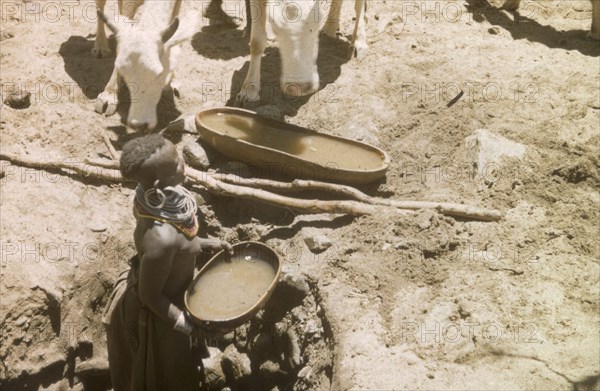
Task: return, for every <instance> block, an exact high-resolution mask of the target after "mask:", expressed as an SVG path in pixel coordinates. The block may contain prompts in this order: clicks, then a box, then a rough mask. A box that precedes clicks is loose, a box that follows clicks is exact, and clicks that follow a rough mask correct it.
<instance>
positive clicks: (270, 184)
mask: <svg viewBox="0 0 600 391" xmlns="http://www.w3.org/2000/svg"><path fill="white" fill-rule="evenodd" d="M211 175H212V176H213V177H214V178H215V179H218V180H221V181H224V182H229V183H234V184H236V185H243V186H252V187H259V188H262V189H270V190H279V191H287V192H298V191H306V190H318V191H326V192H329V193H333V194H338V195H343V196H346V197H351V198H354V199H355V200H358V201H361V202H364V203H367V204H371V205H381V206H391V207H395V208H399V209H409V210H418V209H437V210H438V211H439V212H440V213H442V214H445V215H449V216H455V217H467V218H475V219H477V220H483V221H497V220H500V219H501V218H502V213H501V212H499V211H497V210H492V209H484V208H478V207H474V206H469V205H463V204H456V203H450V202H432V201H400V200H389V199H385V198H378V197H371V196H369V195H367V194H365V193H363V192H362V191H360V190H358V189H355V188H353V187H350V186H345V185H338V184H332V183H326V182H319V181H311V180H301V179H296V180H294V181H293V182H291V183H288V182H280V181H273V180H270V179H252V178H242V177H239V176H237V175H233V174H211Z"/></svg>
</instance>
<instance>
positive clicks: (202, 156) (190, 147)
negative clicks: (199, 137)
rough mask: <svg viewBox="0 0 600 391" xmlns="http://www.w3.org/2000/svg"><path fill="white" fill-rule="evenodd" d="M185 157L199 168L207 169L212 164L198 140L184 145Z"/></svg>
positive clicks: (189, 162) (186, 160) (190, 163)
mask: <svg viewBox="0 0 600 391" xmlns="http://www.w3.org/2000/svg"><path fill="white" fill-rule="evenodd" d="M183 159H184V160H185V162H186V163H187V164H189V165H190V166H192V167H194V168H197V169H199V170H206V169H207V168H208V167H209V166H210V161H209V159H208V155H207V154H206V151H205V150H204V148H202V146H201V145H200V144H198V143H197V142H189V143H186V144H185V145H184V146H183Z"/></svg>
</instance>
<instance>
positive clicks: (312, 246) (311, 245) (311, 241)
mask: <svg viewBox="0 0 600 391" xmlns="http://www.w3.org/2000/svg"><path fill="white" fill-rule="evenodd" d="M304 243H306V246H307V247H308V249H309V250H310V251H312V252H313V253H316V254H318V253H321V252H323V251H325V250H327V249H328V248H329V247H331V246H332V245H333V242H332V241H331V239H329V238H328V237H327V236H325V235H322V234H314V235H308V236H306V237H305V238H304Z"/></svg>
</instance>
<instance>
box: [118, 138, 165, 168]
mask: <svg viewBox="0 0 600 391" xmlns="http://www.w3.org/2000/svg"><path fill="white" fill-rule="evenodd" d="M166 145H167V140H166V139H165V138H164V137H163V136H162V135H161V134H160V133H155V134H151V135H148V136H140V137H137V138H134V139H133V140H130V141H128V142H127V143H125V145H123V152H122V153H121V174H123V176H124V177H125V178H127V179H137V178H138V177H139V174H140V173H139V171H140V167H141V166H142V164H144V162H145V161H146V160H148V158H150V156H152V155H154V154H155V153H156V152H157V151H158V150H159V149H161V148H163V147H164V146H166Z"/></svg>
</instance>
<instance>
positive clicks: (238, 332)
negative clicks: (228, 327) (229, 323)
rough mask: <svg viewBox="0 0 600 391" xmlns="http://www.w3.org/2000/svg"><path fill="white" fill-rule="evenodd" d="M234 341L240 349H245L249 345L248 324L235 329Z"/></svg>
mask: <svg viewBox="0 0 600 391" xmlns="http://www.w3.org/2000/svg"><path fill="white" fill-rule="evenodd" d="M233 333H234V336H235V339H234V342H233V344H234V345H235V347H236V348H238V349H239V350H245V349H246V347H247V346H248V324H247V323H246V324H243V325H242V326H240V327H238V328H237V329H235V330H234V332H233Z"/></svg>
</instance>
